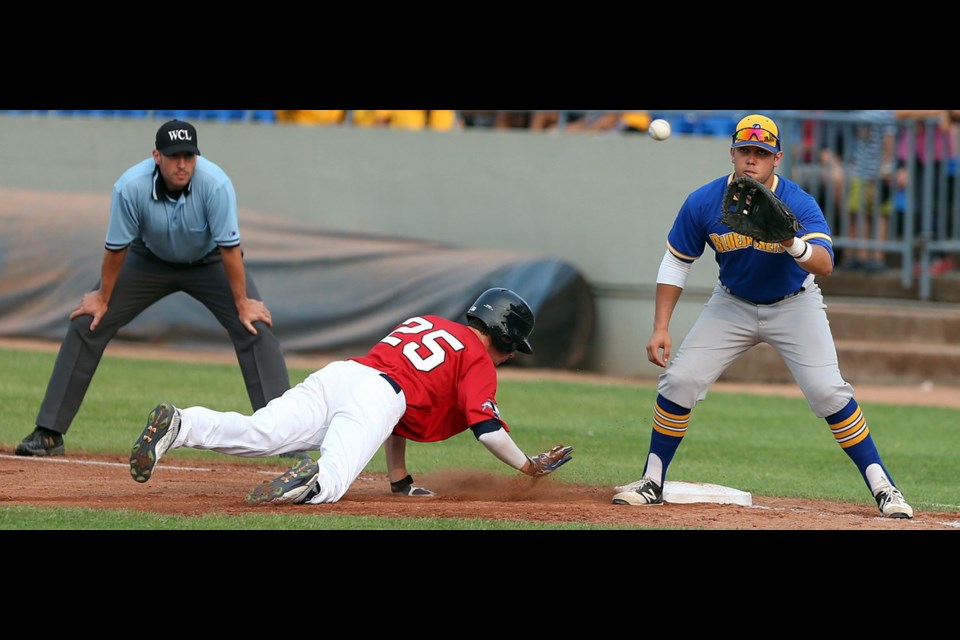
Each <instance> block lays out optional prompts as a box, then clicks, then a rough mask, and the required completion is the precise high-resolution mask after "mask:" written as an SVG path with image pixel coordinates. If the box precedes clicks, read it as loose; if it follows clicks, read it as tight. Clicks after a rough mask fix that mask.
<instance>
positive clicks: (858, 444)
mask: <svg viewBox="0 0 960 640" xmlns="http://www.w3.org/2000/svg"><path fill="white" fill-rule="evenodd" d="M826 421H827V424H828V425H830V432H831V433H832V434H833V438H834V440H836V441H837V444H839V445H840V448H841V449H843V451H844V453H846V454H847V455H848V456H850V459H851V460H853V463H854V464H855V465H857V469H859V470H860V475H862V476H863V481H864V482H866V483H867V487H868V488H869V489H870V491H871V492H873V491H874V487H871V486H870V479H869V478H868V477H867V467H869V466H870V465H872V464H876V465H879V466H880V468H881V469H882V470H883V473H884V474H885V475H886V476H887V479H888V480H889V481H890V484H893V478H892V477H891V476H890V473H889V472H888V471H887V468H886V467H884V466H883V461H882V460H880V452H879V451H877V446H876V445H875V444H874V443H873V437H872V436H871V435H870V428H869V427H868V426H867V419H866V417H864V415H863V411H862V410H861V409H860V405H859V404H857V401H856V400H854V399H853V398H850V402H848V403H847V406H845V407H844V408H843V409H841V410H840V411H838V412H836V413H835V414H833V415H832V416H827V417H826ZM894 486H896V485H894Z"/></svg>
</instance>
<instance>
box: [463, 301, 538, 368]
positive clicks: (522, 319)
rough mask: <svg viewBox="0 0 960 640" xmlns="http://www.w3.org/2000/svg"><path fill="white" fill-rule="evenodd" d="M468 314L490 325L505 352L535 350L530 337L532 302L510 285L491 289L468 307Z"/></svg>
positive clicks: (501, 349) (532, 319)
mask: <svg viewBox="0 0 960 640" xmlns="http://www.w3.org/2000/svg"><path fill="white" fill-rule="evenodd" d="M467 318H476V319H478V320H480V321H481V322H483V323H484V324H486V325H487V328H488V329H490V337H491V339H492V340H493V344H494V345H495V346H496V347H497V349H498V350H499V351H501V352H503V353H511V352H513V351H521V352H523V353H533V347H531V346H530V343H529V342H528V341H527V338H528V337H529V336H530V332H531V331H533V322H534V318H533V311H531V310H530V305H528V304H527V302H526V301H525V300H524V299H523V298H521V297H520V296H518V295H517V294H515V293H514V292H513V291H510V289H487V290H486V291H484V292H483V293H482V294H480V297H479V298H477V301H476V302H474V303H473V305H472V306H471V307H470V309H469V310H468V311H467Z"/></svg>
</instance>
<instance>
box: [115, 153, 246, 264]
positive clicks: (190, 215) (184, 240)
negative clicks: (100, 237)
mask: <svg viewBox="0 0 960 640" xmlns="http://www.w3.org/2000/svg"><path fill="white" fill-rule="evenodd" d="M158 181H159V183H160V184H158ZM162 182H163V177H162V176H161V175H160V169H159V167H158V166H157V164H156V163H155V162H154V160H153V158H152V157H150V158H147V159H146V160H144V161H143V162H138V163H137V164H135V165H133V166H132V167H130V168H129V169H127V170H126V171H124V173H123V175H121V176H120V178H119V179H118V180H117V182H116V183H115V184H114V185H113V198H112V200H111V202H110V222H109V224H108V225H107V237H106V241H105V247H106V249H107V250H108V251H119V250H121V249H124V248H126V247H127V246H129V244H130V243H131V242H133V240H134V239H136V238H140V239H141V240H143V243H144V244H145V245H146V246H147V248H148V249H150V251H151V252H153V254H154V255H156V256H157V257H158V258H160V259H161V260H165V261H167V262H174V263H182V264H188V263H191V262H196V261H197V260H199V259H201V258H202V257H204V256H205V255H207V254H208V253H210V252H211V251H212V250H213V249H214V248H215V247H217V246H222V247H236V246H238V245H239V244H240V227H239V222H238V218H237V194H236V192H235V191H234V189H233V183H232V182H231V181H230V178H229V177H228V176H227V174H226V173H224V171H223V169H221V168H220V167H219V166H217V165H216V164H214V163H213V162H210V161H209V160H207V159H206V158H204V157H202V156H197V166H196V169H195V170H194V173H193V177H192V178H191V179H190V184H188V185H187V188H186V189H184V190H183V192H182V193H181V194H180V197H179V198H177V199H176V200H174V199H173V198H171V197H170V196H168V195H167V193H166V189H165V188H163V185H162Z"/></svg>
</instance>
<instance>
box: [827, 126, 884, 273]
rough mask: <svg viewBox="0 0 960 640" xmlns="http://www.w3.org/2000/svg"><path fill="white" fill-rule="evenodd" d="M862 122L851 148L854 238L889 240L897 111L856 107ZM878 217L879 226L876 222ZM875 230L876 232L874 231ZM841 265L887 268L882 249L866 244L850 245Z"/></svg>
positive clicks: (851, 231) (873, 269) (870, 269)
mask: <svg viewBox="0 0 960 640" xmlns="http://www.w3.org/2000/svg"><path fill="white" fill-rule="evenodd" d="M852 113H853V114H854V115H856V116H858V118H859V119H860V122H859V123H858V124H857V125H856V129H855V132H854V137H853V144H852V148H851V164H850V185H849V186H850V189H849V193H848V197H847V212H848V215H849V223H850V228H849V230H848V231H847V235H848V236H849V237H850V238H857V237H862V238H871V237H873V238H874V239H875V240H879V241H886V240H887V238H888V237H889V231H890V212H891V210H892V209H893V202H892V198H891V192H892V189H891V184H890V181H891V177H892V174H893V146H894V136H895V135H896V122H895V120H894V118H895V115H896V112H895V111H893V110H861V111H853V112H852ZM874 221H876V223H877V224H876V229H874V228H873V222H874ZM874 232H875V234H876V235H872V234H873V233H874ZM844 253H845V254H847V255H845V256H844V258H845V259H844V260H843V261H842V262H841V264H840V268H841V269H846V270H851V271H856V270H863V271H866V272H868V273H879V272H881V271H885V270H886V268H887V265H886V260H885V257H884V253H883V250H882V249H873V250H868V249H867V248H866V247H861V248H857V249H852V248H850V249H846V250H845V251H844Z"/></svg>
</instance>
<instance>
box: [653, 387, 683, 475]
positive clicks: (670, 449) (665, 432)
mask: <svg viewBox="0 0 960 640" xmlns="http://www.w3.org/2000/svg"><path fill="white" fill-rule="evenodd" d="M689 422H690V409H687V408H686V407H681V406H680V405H678V404H676V403H674V402H670V401H669V400H667V399H666V398H664V397H663V396H662V395H660V394H657V402H656V404H655V405H654V407H653V432H652V433H651V435H650V453H649V454H648V455H647V460H646V463H645V464H644V466H643V474H644V475H648V474H647V470H648V469H649V470H650V474H649V475H650V476H651V477H652V478H653V479H654V480H658V481H659V482H660V486H661V487H662V486H663V484H664V482H665V481H666V477H667V469H668V468H669V467H670V462H671V461H672V460H673V456H674V455H675V454H676V453H677V447H679V446H680V443H681V442H682V441H683V436H684V435H686V433H687V425H688V423H689ZM651 456H656V457H657V458H658V459H659V467H660V468H659V469H652V468H650V467H651ZM653 462H655V463H656V462H657V461H656V460H654V461H653Z"/></svg>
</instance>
